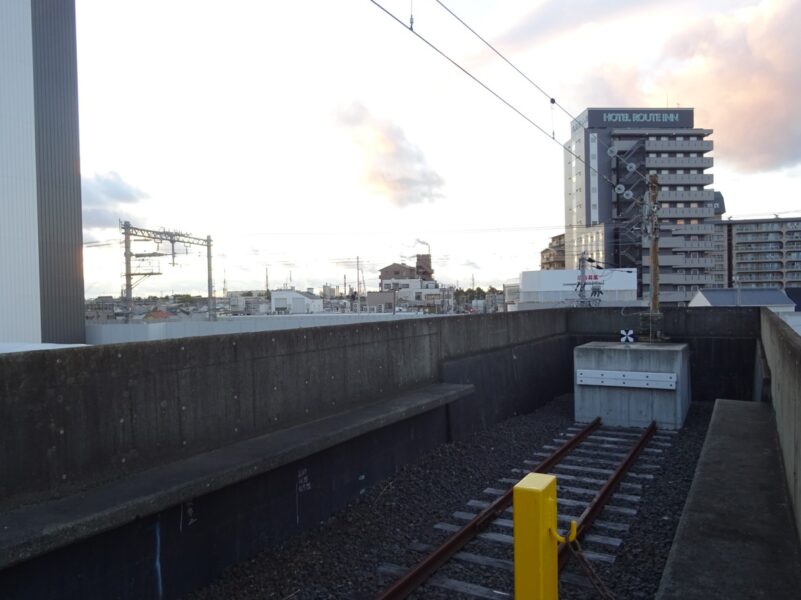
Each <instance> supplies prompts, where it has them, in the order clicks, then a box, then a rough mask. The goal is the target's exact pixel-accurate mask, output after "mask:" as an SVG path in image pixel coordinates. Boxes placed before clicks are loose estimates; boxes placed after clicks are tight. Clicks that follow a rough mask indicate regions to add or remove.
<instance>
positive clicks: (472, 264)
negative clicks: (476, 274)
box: [462, 260, 481, 271]
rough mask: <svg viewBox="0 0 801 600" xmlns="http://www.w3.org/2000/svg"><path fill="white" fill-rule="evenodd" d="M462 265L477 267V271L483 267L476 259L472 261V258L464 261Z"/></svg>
mask: <svg viewBox="0 0 801 600" xmlns="http://www.w3.org/2000/svg"><path fill="white" fill-rule="evenodd" d="M462 266H463V267H469V268H471V269H475V270H476V271H478V270H480V269H481V267H480V266H479V265H478V263H477V262H475V261H472V260H466V261H464V262H463V263H462Z"/></svg>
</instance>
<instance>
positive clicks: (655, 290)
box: [644, 175, 659, 315]
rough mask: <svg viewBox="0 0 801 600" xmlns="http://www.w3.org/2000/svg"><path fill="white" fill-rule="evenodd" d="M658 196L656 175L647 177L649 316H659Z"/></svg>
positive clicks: (646, 223) (645, 221)
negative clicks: (649, 248)
mask: <svg viewBox="0 0 801 600" xmlns="http://www.w3.org/2000/svg"><path fill="white" fill-rule="evenodd" d="M658 194H659V182H658V180H657V176H656V175H650V176H649V177H648V196H649V198H648V203H647V205H646V206H647V211H648V212H647V218H646V219H645V220H644V224H645V227H646V231H647V232H648V234H649V235H650V237H651V314H652V315H658V314H659V212H658V211H659V208H658V206H657V204H656V198H657V195H658Z"/></svg>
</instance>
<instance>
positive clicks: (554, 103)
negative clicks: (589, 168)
mask: <svg viewBox="0 0 801 600" xmlns="http://www.w3.org/2000/svg"><path fill="white" fill-rule="evenodd" d="M434 1H435V2H436V3H437V4H439V5H440V6H441V7H442V8H443V9H444V10H445V11H446V12H447V13H448V14H450V15H451V16H452V17H453V18H454V19H456V20H457V21H459V23H461V24H462V25H463V26H464V27H465V28H466V29H467V30H468V31H470V33H472V34H473V35H474V36H476V37H477V38H478V39H479V40H481V41H482V42H483V43H484V45H486V46H487V48H489V49H490V50H492V51H493V52H494V53H495V54H496V55H497V56H498V57H499V58H500V59H501V60H503V61H504V62H505V63H506V64H507V65H509V66H510V67H511V68H512V69H514V71H515V72H516V73H517V74H518V75H520V76H521V77H522V78H523V79H525V80H526V81H527V82H528V83H530V84H531V85H532V86H534V88H535V89H536V90H537V91H539V92H540V93H541V94H542V95H543V96H545V97H546V98H548V100H549V102H550V104H551V109H552V110H553V107H554V106H556V107H557V108H559V110H561V111H562V112H563V113H565V115H567V116H568V117H569V118H570V123H571V125H572V124H573V123H576V124H578V125H579V126H580V127H581V128H582V129H583V130H584V131H587V129H588V128H587V126H586V125H584V123H582V122H581V121H579V120H578V118H577V117H576V116H575V115H573V114H572V113H571V112H570V111H569V110H567V109H566V108H565V107H564V106H563V105H562V104H561V103H560V102H558V101H557V100H556V98H555V97H554V96H552V95H551V94H550V93H548V92H546V91H545V89H543V88H542V87H541V86H540V85H538V84H537V83H536V82H535V81H534V80H533V79H531V78H530V77H529V76H528V75H527V74H526V73H524V72H523V71H522V70H521V69H519V68H518V67H517V66H516V65H515V64H514V63H512V61H511V60H509V59H508V58H506V56H505V55H504V54H503V53H501V51H500V50H498V49H497V48H496V47H495V46H493V45H492V44H491V43H490V42H489V41H487V39H486V38H484V37H483V36H482V35H481V34H479V33H478V32H477V31H476V30H475V29H473V28H472V27H471V26H470V25H468V24H467V23H466V22H465V21H464V19H462V18H461V17H460V16H459V15H457V14H456V13H455V12H453V11H452V10H451V9H450V8H448V7H447V6H446V5H445V3H444V2H442V0H434ZM551 118H552V119H553V116H552V117H551ZM554 139H555V136H554ZM599 141H600V143H601V144H602V145H603V146H605V147H606V149H607V150H609V148H611V146H609V145H608V144H606V143H605V142H604V141H603V140H599ZM620 160H621V161H622V162H623V163H624V164H626V165H629V164H634V163H630V162H629V161H627V160H626V159H625V158H623V157H620ZM585 164H586V163H585ZM635 167H636V165H635ZM636 171H637V173H638V174H639V175H641V176H642V177H643V178H644V179H647V175H645V174H644V173H642V172H641V171H640V170H639V169H638V168H636ZM596 172H597V171H596ZM610 183H611V182H610Z"/></svg>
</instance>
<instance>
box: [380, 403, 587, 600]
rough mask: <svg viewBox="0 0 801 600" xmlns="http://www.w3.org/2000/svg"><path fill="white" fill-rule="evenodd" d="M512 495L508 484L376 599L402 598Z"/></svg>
mask: <svg viewBox="0 0 801 600" xmlns="http://www.w3.org/2000/svg"><path fill="white" fill-rule="evenodd" d="M600 426H601V419H600V418H596V419H595V420H593V421H592V422H591V423H589V424H588V425H587V426H586V427H584V429H582V430H581V431H579V432H578V433H576V435H574V436H573V437H572V438H570V439H569V440H568V441H567V442H565V443H564V444H563V445H562V446H560V447H559V448H558V449H557V450H555V451H554V452H553V453H552V454H551V455H550V456H549V457H548V458H546V459H545V460H543V461H542V462H541V463H540V464H538V465H537V466H536V467H535V468H534V469H532V471H531V472H532V473H542V472H545V471H548V470H550V469H551V467H553V466H554V465H556V464H557V463H559V461H561V460H562V459H563V458H564V457H565V455H566V454H569V453H570V452H571V451H572V450H573V448H575V447H576V446H578V445H579V444H580V443H581V442H582V441H584V439H585V438H586V437H587V436H589V435H590V434H591V433H592V432H593V431H595V430H596V429H598V428H599V427H600ZM512 495H513V488H509V489H508V490H507V491H506V492H504V494H503V495H502V496H500V497H499V498H498V499H497V500H495V501H494V502H493V503H492V504H490V505H489V506H488V507H487V508H485V509H484V510H482V511H481V512H480V513H479V514H478V515H476V516H475V517H473V519H472V520H471V521H470V522H469V523H467V524H466V525H465V526H464V527H462V528H461V529H460V530H459V531H457V532H455V533H454V534H453V535H451V536H450V537H449V538H448V539H447V540H445V541H444V542H443V543H442V545H441V546H440V547H439V548H437V549H436V550H434V551H433V552H431V554H429V555H428V556H426V557H425V558H424V559H423V560H421V561H420V562H419V563H417V564H416V565H415V566H414V567H412V568H411V569H410V570H409V571H408V572H407V573H406V574H405V575H403V577H401V578H400V579H398V580H397V581H396V582H395V583H393V584H392V585H391V586H390V587H388V588H387V589H386V590H384V591H383V592H382V593H381V594H380V595H378V596H377V597H376V600H400V599H401V598H406V597H407V596H408V595H409V594H411V593H412V592H413V591H414V590H416V589H417V588H418V587H420V586H421V585H422V584H423V583H425V582H426V580H428V578H429V577H431V575H433V574H434V573H435V572H436V571H437V569H439V568H440V567H441V566H442V565H444V564H445V563H446V562H448V561H449V560H450V559H451V557H452V556H453V555H454V554H456V553H457V552H459V550H461V549H462V548H463V547H464V545H465V544H467V542H469V541H470V540H472V539H473V538H474V537H475V536H477V535H478V534H479V533H481V532H482V531H483V530H484V529H486V528H487V526H488V525H489V524H490V523H491V522H492V521H493V520H495V519H496V518H498V516H500V515H501V513H503V511H505V510H506V509H507V508H509V506H510V505H511V504H512Z"/></svg>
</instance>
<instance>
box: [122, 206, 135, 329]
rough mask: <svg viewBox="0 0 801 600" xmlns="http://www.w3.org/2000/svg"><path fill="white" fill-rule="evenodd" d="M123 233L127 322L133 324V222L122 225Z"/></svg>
mask: <svg viewBox="0 0 801 600" xmlns="http://www.w3.org/2000/svg"><path fill="white" fill-rule="evenodd" d="M122 233H123V235H124V236H125V306H126V307H127V309H128V310H127V311H126V313H125V322H126V323H130V322H131V312H133V276H132V275H131V256H132V254H131V222H130V221H125V222H124V223H123V224H122Z"/></svg>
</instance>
